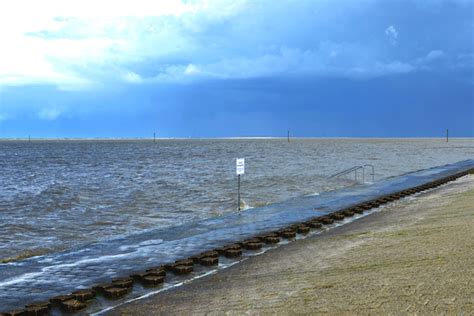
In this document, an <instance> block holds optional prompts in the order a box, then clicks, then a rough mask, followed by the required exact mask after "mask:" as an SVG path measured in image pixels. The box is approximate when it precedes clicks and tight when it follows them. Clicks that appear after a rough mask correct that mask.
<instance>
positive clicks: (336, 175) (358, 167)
mask: <svg viewBox="0 0 474 316" xmlns="http://www.w3.org/2000/svg"><path fill="white" fill-rule="evenodd" d="M360 168H363V167H362V166H355V167H352V168H349V169H346V170H343V171H341V172H338V173H336V174H333V175H332V176H329V177H328V179H332V178H336V177H339V176H343V175H346V174H348V173H351V172H353V171H355V170H358V169H360Z"/></svg>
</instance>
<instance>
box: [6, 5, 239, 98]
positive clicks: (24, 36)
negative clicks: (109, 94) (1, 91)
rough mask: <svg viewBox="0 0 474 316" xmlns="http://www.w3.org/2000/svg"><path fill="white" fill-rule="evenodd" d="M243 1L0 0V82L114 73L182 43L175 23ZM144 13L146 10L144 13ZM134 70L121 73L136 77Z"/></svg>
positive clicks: (198, 22)
mask: <svg viewBox="0 0 474 316" xmlns="http://www.w3.org/2000/svg"><path fill="white" fill-rule="evenodd" d="M244 6H245V1H242V0H241V1H221V0H210V1H208V0H206V1H191V2H183V1H180V0H167V1H152V0H134V1H125V0H119V1H110V0H104V1H95V0H94V1H92V0H84V1H81V2H78V1H74V2H73V1H62V0H45V1H40V2H38V1H27V0H18V1H5V2H1V3H0V38H2V42H3V43H4V44H3V45H2V49H1V50H0V84H3V85H25V84H44V83H46V84H54V85H58V86H60V87H61V88H63V89H75V88H81V87H90V86H92V85H94V84H96V83H98V82H97V81H101V80H103V79H104V76H105V77H108V79H112V80H114V79H115V78H117V77H118V76H117V73H116V72H117V71H120V69H121V68H122V67H123V66H124V65H126V64H129V63H134V62H141V61H143V60H146V59H147V58H158V57H160V56H172V55H173V54H176V53H178V52H182V51H183V50H190V49H191V47H190V45H192V43H190V42H192V40H190V39H189V38H188V35H187V34H185V33H182V30H183V28H187V29H188V31H191V32H198V31H199V29H200V28H202V27H203V25H204V24H205V23H203V21H210V20H220V19H225V18H228V17H230V16H232V15H233V14H236V13H237V12H239V11H240V10H242V9H243V7H244ZM144 17H149V18H148V19H146V18H144ZM137 76H139V74H136V75H135V76H133V75H132V76H131V75H130V74H128V75H127V74H125V75H124V76H123V78H122V79H124V80H125V81H128V82H133V83H137V82H138V81H140V80H139V77H137Z"/></svg>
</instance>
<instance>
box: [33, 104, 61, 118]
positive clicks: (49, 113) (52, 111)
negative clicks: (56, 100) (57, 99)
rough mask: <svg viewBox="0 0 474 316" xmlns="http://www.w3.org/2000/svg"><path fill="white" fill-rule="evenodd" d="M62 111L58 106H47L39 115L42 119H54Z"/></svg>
mask: <svg viewBox="0 0 474 316" xmlns="http://www.w3.org/2000/svg"><path fill="white" fill-rule="evenodd" d="M61 113H62V110H61V109H60V108H58V107H47V108H43V109H41V110H40V111H39V112H38V117H39V118H40V119H42V120H48V121H52V120H55V119H57V118H58V117H59V116H60V115H61Z"/></svg>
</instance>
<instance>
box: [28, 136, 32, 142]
mask: <svg viewBox="0 0 474 316" xmlns="http://www.w3.org/2000/svg"><path fill="white" fill-rule="evenodd" d="M28 143H31V137H30V135H28Z"/></svg>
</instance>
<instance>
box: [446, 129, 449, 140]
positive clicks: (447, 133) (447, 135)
mask: <svg viewBox="0 0 474 316" xmlns="http://www.w3.org/2000/svg"><path fill="white" fill-rule="evenodd" d="M446 142H449V129H446Z"/></svg>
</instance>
